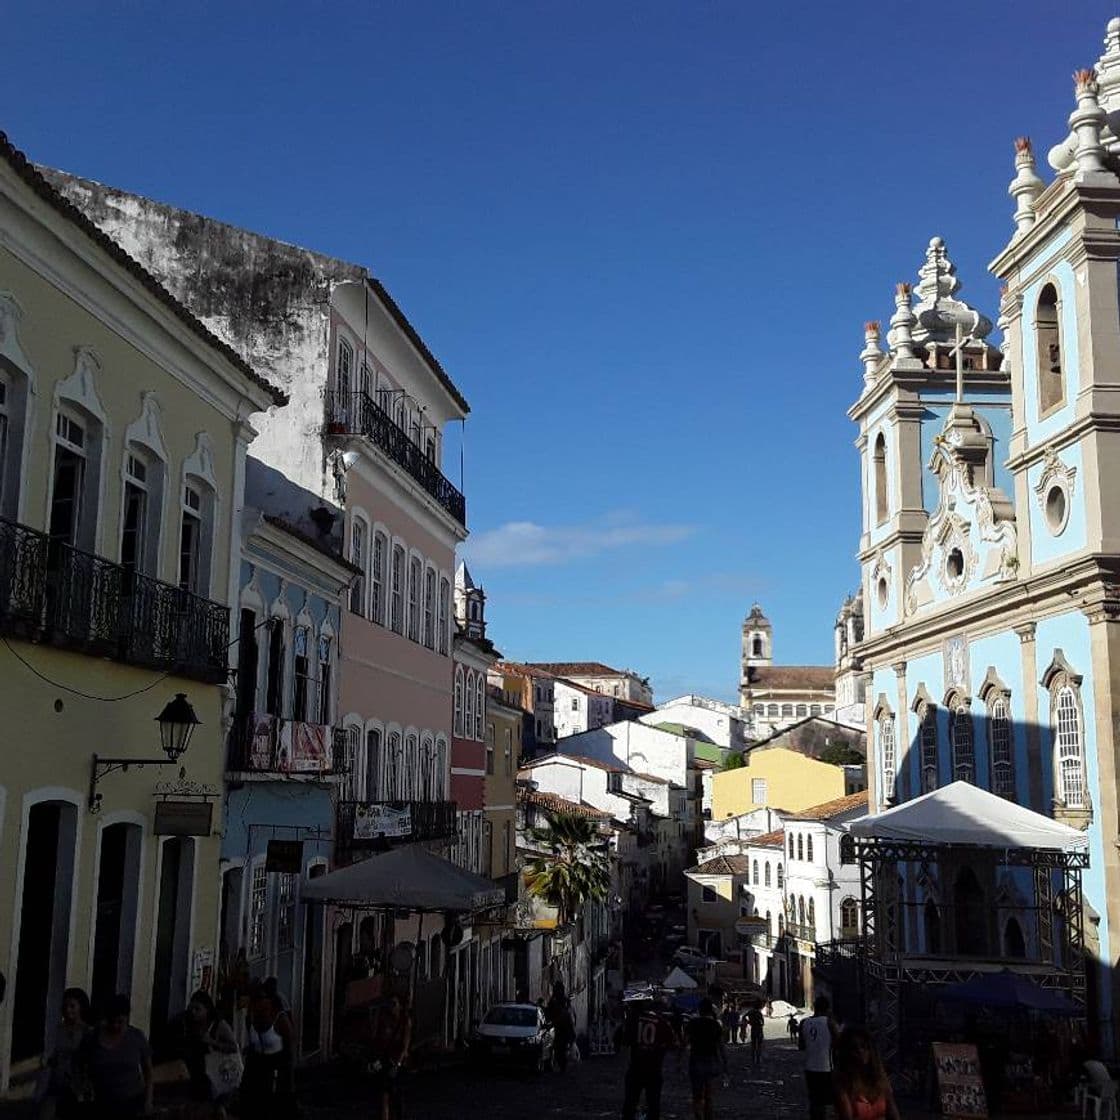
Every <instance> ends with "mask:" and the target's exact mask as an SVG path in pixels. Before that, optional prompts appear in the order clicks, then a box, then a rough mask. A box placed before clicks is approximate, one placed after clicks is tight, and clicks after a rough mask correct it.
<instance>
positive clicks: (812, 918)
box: [805, 898, 817, 931]
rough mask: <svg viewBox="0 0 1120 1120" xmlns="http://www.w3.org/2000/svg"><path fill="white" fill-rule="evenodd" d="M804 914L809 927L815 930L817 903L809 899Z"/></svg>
mask: <svg viewBox="0 0 1120 1120" xmlns="http://www.w3.org/2000/svg"><path fill="white" fill-rule="evenodd" d="M805 916H806V917H807V918H808V919H809V928H810V929H812V930H814V931H815V930H816V928H817V904H816V901H815V900H814V899H812V898H811V899H809V906H808V909H807V910H806V912H805Z"/></svg>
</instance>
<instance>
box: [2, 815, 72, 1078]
mask: <svg viewBox="0 0 1120 1120" xmlns="http://www.w3.org/2000/svg"><path fill="white" fill-rule="evenodd" d="M77 826H78V813H77V809H76V808H75V807H74V806H73V805H71V804H69V803H68V802H62V801H40V802H39V803H38V804H36V805H32V806H31V810H30V812H29V813H28V815H27V843H26V847H25V850H24V857H23V872H24V873H23V892H22V894H21V897H20V916H21V917H20V930H19V948H18V951H17V952H18V955H17V958H16V975H15V995H14V997H13V1007H12V1060H13V1061H14V1062H18V1061H22V1060H24V1059H27V1058H33V1057H35V1056H36V1055H37V1054H41V1053H43V1052H44V1049H45V1048H49V1047H50V1046H51V1044H52V1042H53V1037H54V1029H55V1023H56V1021H57V1019H58V1015H57V1010H58V1008H59V1007H60V1006H61V1004H62V992H63V989H64V988H65V987H66V965H67V959H68V956H69V950H70V909H71V904H72V901H73V889H74V850H75V840H76V838H77Z"/></svg>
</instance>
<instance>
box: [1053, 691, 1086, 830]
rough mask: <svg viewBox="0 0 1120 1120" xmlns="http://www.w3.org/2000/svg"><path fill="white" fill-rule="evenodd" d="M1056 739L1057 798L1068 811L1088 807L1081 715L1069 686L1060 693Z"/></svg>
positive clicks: (1055, 730) (1057, 705) (1055, 728)
mask: <svg viewBox="0 0 1120 1120" xmlns="http://www.w3.org/2000/svg"><path fill="white" fill-rule="evenodd" d="M1054 710H1055V718H1054V738H1055V745H1056V746H1057V751H1056V754H1057V756H1058V796H1059V798H1060V799H1061V801H1062V803H1063V804H1064V805H1065V807H1066V808H1067V809H1084V808H1085V752H1084V749H1083V746H1082V742H1081V713H1080V711H1079V710H1078V705H1077V697H1076V696H1075V695H1074V691H1073V689H1072V688H1071V687H1070V686H1069V685H1068V684H1067V685H1063V686H1062V687H1061V688H1060V689H1059V690H1058V700H1057V703H1056V704H1055V709H1054Z"/></svg>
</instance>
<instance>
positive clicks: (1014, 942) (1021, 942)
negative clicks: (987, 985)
mask: <svg viewBox="0 0 1120 1120" xmlns="http://www.w3.org/2000/svg"><path fill="white" fill-rule="evenodd" d="M1003 955H1004V956H1005V957H1011V958H1012V959H1013V960H1022V959H1023V958H1024V957H1025V956H1026V955H1027V942H1026V939H1025V938H1024V937H1023V927H1022V926H1021V925H1019V919H1018V918H1008V919H1007V924H1006V925H1005V926H1004V927H1003Z"/></svg>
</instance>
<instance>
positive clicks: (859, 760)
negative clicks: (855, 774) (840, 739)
mask: <svg viewBox="0 0 1120 1120" xmlns="http://www.w3.org/2000/svg"><path fill="white" fill-rule="evenodd" d="M818 757H819V758H820V760H821V762H831V763H832V765H833V766H860V765H862V764H863V763H864V762H866V761H867V760H866V759H865V758H864V757H863V755H862V754H860V752H859V751H857V750H856V749H855V748H854V747H850V746H848V744H847V743H830V744H829V745H828V746H827V747H825V748H824V750H823V751H821V753H820V755H819V756H818Z"/></svg>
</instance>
